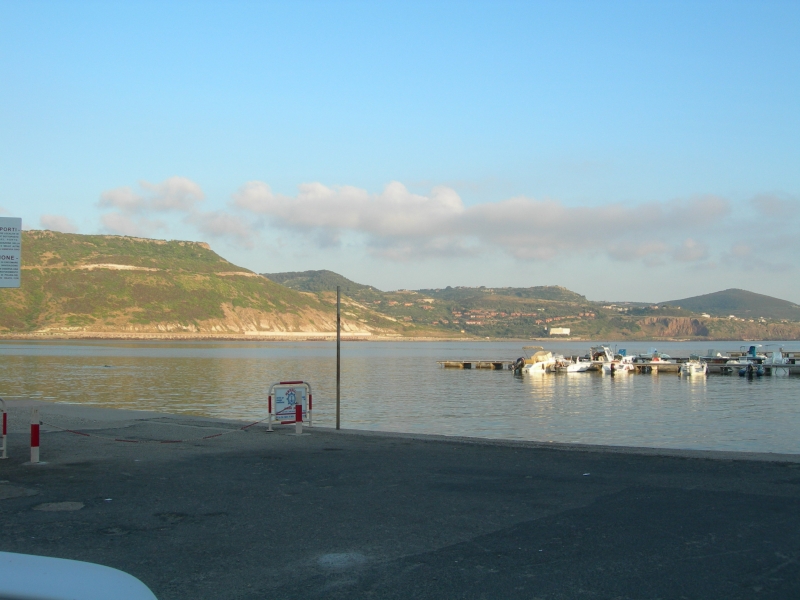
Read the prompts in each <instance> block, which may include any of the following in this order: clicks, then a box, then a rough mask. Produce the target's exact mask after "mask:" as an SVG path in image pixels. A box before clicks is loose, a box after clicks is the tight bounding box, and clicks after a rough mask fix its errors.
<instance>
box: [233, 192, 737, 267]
mask: <svg viewBox="0 0 800 600" xmlns="http://www.w3.org/2000/svg"><path fill="white" fill-rule="evenodd" d="M232 204H233V206H234V207H236V208H238V209H241V210H243V211H245V212H248V213H251V214H253V215H254V216H259V217H265V218H267V219H268V220H269V222H270V224H271V225H272V226H273V227H276V228H279V229H289V230H295V231H298V232H303V233H306V234H310V235H312V236H313V237H315V238H316V239H325V240H331V241H333V242H337V241H338V240H340V238H341V237H342V236H343V235H344V234H347V233H351V234H358V235H360V236H362V237H363V238H364V240H365V243H366V246H367V248H368V250H369V251H370V252H371V253H372V254H374V255H377V256H381V257H385V258H389V259H394V260H411V259H418V258H425V257H432V256H452V255H462V256H463V255H464V254H473V253H476V252H482V251H485V250H487V249H499V250H503V251H505V252H507V253H508V254H510V255H511V256H513V257H515V258H517V259H520V260H549V259H556V258H558V257H561V256H570V255H575V254H605V255H607V256H610V257H611V258H613V259H615V260H622V261H630V260H637V259H648V260H651V261H652V260H653V259H656V258H658V259H667V258H672V259H674V260H678V261H681V262H694V261H699V260H704V259H706V258H708V256H709V249H708V245H707V244H706V243H705V242H703V241H702V240H701V239H700V238H702V237H703V235H704V234H705V233H707V232H708V231H709V229H710V228H713V227H714V225H715V224H716V223H718V222H719V221H720V220H721V219H725V218H726V217H727V216H728V215H729V214H730V211H731V208H730V205H729V203H728V202H727V201H726V200H724V199H722V198H719V197H716V196H703V197H697V198H692V199H690V200H683V201H673V202H669V203H657V202H650V203H641V204H637V205H626V204H622V203H614V204H608V205H605V206H567V205H565V204H564V203H562V202H558V201H556V200H550V199H545V200H537V199H532V198H526V197H515V198H510V199H507V200H503V201H500V202H493V203H484V204H477V205H473V206H465V205H464V203H463V202H462V200H461V198H460V197H459V195H458V194H457V193H456V192H455V190H452V189H450V188H446V187H434V188H433V189H432V190H431V193H430V194H429V195H419V194H414V193H411V192H410V191H409V190H408V189H407V188H406V187H405V186H404V185H402V184H401V183H398V182H392V183H390V184H389V185H387V186H386V187H385V188H384V190H383V191H382V192H380V193H379V194H369V193H368V192H367V191H366V190H362V189H359V188H354V187H349V186H342V187H338V188H331V187H327V186H324V185H322V184H320V183H313V184H304V185H301V186H299V189H298V193H297V195H295V196H285V195H281V194H275V193H274V192H273V191H272V190H271V188H270V187H269V185H267V184H266V183H263V182H260V181H251V182H248V183H246V184H245V185H244V186H242V187H241V189H240V190H239V191H238V192H236V193H235V194H234V195H233V197H232Z"/></svg>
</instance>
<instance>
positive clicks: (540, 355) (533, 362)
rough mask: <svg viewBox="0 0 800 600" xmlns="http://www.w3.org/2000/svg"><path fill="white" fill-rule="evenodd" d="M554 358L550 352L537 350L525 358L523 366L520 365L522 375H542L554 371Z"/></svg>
mask: <svg viewBox="0 0 800 600" xmlns="http://www.w3.org/2000/svg"><path fill="white" fill-rule="evenodd" d="M555 367H556V359H555V357H554V356H553V353H552V352H548V351H547V350H539V351H538V352H536V353H534V355H533V356H531V357H530V358H526V359H525V366H524V367H522V374H523V375H544V374H545V373H552V372H554V371H555Z"/></svg>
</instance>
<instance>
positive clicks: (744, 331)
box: [268, 271, 800, 340]
mask: <svg viewBox="0 0 800 600" xmlns="http://www.w3.org/2000/svg"><path fill="white" fill-rule="evenodd" d="M268 277H270V278H272V279H274V280H276V281H280V282H282V283H283V284H284V285H286V286H288V287H292V288H294V289H298V290H307V291H313V292H315V293H317V294H318V295H319V296H320V297H324V296H325V294H332V293H333V292H334V291H335V290H336V286H337V285H340V286H341V287H342V291H343V294H344V295H345V296H346V298H347V301H348V302H350V303H351V305H352V306H358V307H361V308H366V309H371V310H373V311H375V312H377V313H380V314H382V315H384V316H386V317H387V318H389V319H392V320H394V321H395V322H397V323H398V324H401V325H403V326H404V327H405V328H406V329H405V330H404V333H405V334H406V335H410V334H411V332H412V331H415V330H416V331H419V332H421V331H425V330H427V331H428V333H427V335H436V334H437V333H438V334H439V335H446V336H455V337H459V336H462V335H463V336H474V337H481V338H482V337H487V336H488V337H499V338H534V337H548V336H549V334H550V331H551V329H552V328H559V329H569V331H570V334H569V335H570V336H571V337H581V338H586V339H589V338H593V339H675V338H678V339H709V340H710V339H743V338H747V339H798V338H800V323H797V322H796V321H800V313H794V312H792V311H790V310H783V311H782V312H781V311H778V310H774V308H775V307H778V308H782V309H786V308H787V305H789V307H790V308H791V307H793V306H794V305H791V303H788V302H785V301H784V300H778V299H777V298H769V297H768V296H761V295H759V294H752V293H750V292H744V291H743V290H728V291H727V292H719V293H718V294H709V296H712V297H714V296H716V297H719V298H725V297H728V298H731V297H733V298H736V297H739V298H741V297H744V298H746V299H749V301H750V302H751V305H756V306H758V307H759V308H760V309H761V310H760V314H759V315H758V316H762V315H763V316H764V319H762V320H759V319H758V318H756V317H748V316H747V314H748V313H746V312H745V311H744V310H742V309H741V308H740V306H741V303H740V304H736V305H735V306H736V307H737V308H739V309H738V310H737V311H733V310H732V309H731V306H732V305H731V303H728V304H723V303H721V302H720V303H718V305H717V306H718V308H717V309H716V310H710V308H709V307H710V304H709V303H708V302H706V303H701V304H699V305H698V306H700V308H694V307H693V305H692V303H691V302H689V301H687V300H675V301H671V302H668V303H660V304H659V305H649V304H645V303H641V302H617V303H608V302H593V301H590V300H587V299H586V297H585V296H583V295H581V294H578V293H576V292H573V291H570V290H568V289H566V288H564V287H560V286H535V287H528V288H512V287H506V288H487V287H483V286H482V287H446V288H436V289H421V290H397V291H392V292H382V291H380V290H378V289H376V288H374V287H372V286H368V285H362V284H359V283H355V282H353V281H351V280H349V279H347V278H345V277H342V276H341V275H338V274H336V273H333V272H331V271H303V272H292V273H273V274H269V275H268ZM731 291H735V292H739V294H730V293H729V292H731ZM700 298H705V297H700ZM689 300H691V299H689ZM722 307H724V308H722ZM770 307H772V308H773V310H771V311H770V310H767V309H769V308H770ZM792 310H794V309H792ZM706 312H707V313H709V314H710V315H719V317H720V318H714V317H708V318H707V317H703V316H702V315H703V313H706ZM730 314H736V315H737V316H738V318H737V319H729V318H728V316H729V315H730ZM777 315H780V317H781V319H783V318H787V316H788V320H789V321H790V322H788V323H785V322H780V319H778V317H777ZM721 317H724V318H721Z"/></svg>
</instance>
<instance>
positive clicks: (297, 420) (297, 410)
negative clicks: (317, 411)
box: [294, 404, 303, 435]
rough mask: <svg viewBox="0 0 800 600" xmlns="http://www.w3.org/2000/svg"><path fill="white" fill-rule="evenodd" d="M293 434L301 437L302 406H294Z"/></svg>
mask: <svg viewBox="0 0 800 600" xmlns="http://www.w3.org/2000/svg"><path fill="white" fill-rule="evenodd" d="M294 432H295V434H296V435H303V405H302V404H295V405H294Z"/></svg>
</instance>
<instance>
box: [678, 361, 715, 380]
mask: <svg viewBox="0 0 800 600" xmlns="http://www.w3.org/2000/svg"><path fill="white" fill-rule="evenodd" d="M678 374H679V375H681V376H683V377H701V376H702V377H704V376H706V375H708V364H707V363H706V362H705V361H702V360H699V359H694V358H693V359H689V360H687V361H686V362H685V363H683V364H682V365H681V368H680V370H679V371H678Z"/></svg>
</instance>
